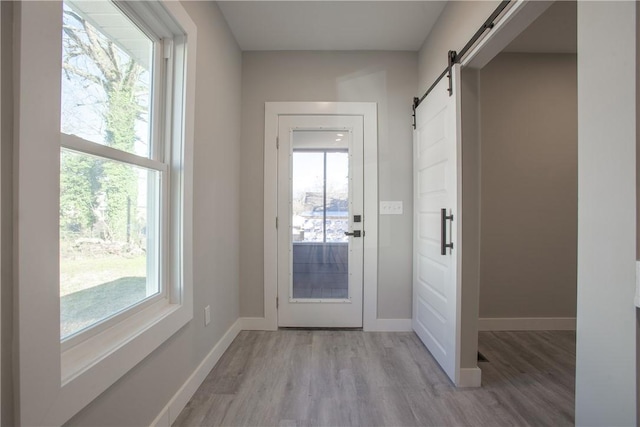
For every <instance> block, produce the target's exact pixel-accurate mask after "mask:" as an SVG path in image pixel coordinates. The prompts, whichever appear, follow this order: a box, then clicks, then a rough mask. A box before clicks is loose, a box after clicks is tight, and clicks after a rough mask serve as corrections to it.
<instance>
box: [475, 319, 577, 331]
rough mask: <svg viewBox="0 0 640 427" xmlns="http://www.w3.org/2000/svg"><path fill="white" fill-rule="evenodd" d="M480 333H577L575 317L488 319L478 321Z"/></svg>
mask: <svg viewBox="0 0 640 427" xmlns="http://www.w3.org/2000/svg"><path fill="white" fill-rule="evenodd" d="M478 330H479V331H575V330H576V318H575V317H505V318H497V317H488V318H484V319H482V318H481V319H478Z"/></svg>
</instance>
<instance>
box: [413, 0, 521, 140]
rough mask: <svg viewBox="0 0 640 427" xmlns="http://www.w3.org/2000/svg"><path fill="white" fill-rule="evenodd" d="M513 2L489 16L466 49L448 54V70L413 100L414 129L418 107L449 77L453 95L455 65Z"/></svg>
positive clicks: (505, 0)
mask: <svg viewBox="0 0 640 427" xmlns="http://www.w3.org/2000/svg"><path fill="white" fill-rule="evenodd" d="M512 2H514V0H504V1H501V2H500V4H499V5H498V7H496V9H495V10H494V11H493V13H491V15H489V18H487V20H486V21H484V24H482V26H481V27H480V28H478V31H476V32H475V34H474V35H473V37H471V39H469V41H468V42H467V44H465V45H464V47H463V48H462V50H461V51H460V52H456V51H455V50H450V51H449V52H448V53H447V68H445V69H444V70H443V71H442V73H440V75H439V76H438V77H437V78H436V80H435V81H434V82H433V84H432V85H431V86H429V89H427V91H426V92H425V93H424V95H422V96H421V97H420V98H418V97H415V98H413V128H414V129H415V128H416V108H418V106H419V105H420V104H421V103H422V101H424V99H425V98H426V97H427V96H428V95H429V94H430V93H431V91H432V90H433V88H435V87H436V85H437V84H438V83H440V80H442V78H443V77H444V76H447V77H448V79H449V87H448V89H447V91H448V92H449V96H451V95H453V82H452V75H451V69H452V68H453V65H454V64H457V63H459V62H460V59H462V58H463V57H464V55H466V54H467V52H469V50H470V49H471V48H472V47H473V46H474V45H475V44H476V43H477V42H478V40H480V37H482V35H483V34H484V33H485V32H486V31H487V30H490V29H492V28H493V27H494V26H495V21H496V19H498V17H499V16H500V15H501V14H502V12H504V10H505V9H506V8H507V6H508V5H509V4H510V3H512Z"/></svg>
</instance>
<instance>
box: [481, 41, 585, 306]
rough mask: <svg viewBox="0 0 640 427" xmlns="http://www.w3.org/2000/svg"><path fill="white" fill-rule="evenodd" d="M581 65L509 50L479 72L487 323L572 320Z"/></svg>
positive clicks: (483, 288)
mask: <svg viewBox="0 0 640 427" xmlns="http://www.w3.org/2000/svg"><path fill="white" fill-rule="evenodd" d="M576 77H577V63H576V55H573V54H533V53H503V54H499V55H498V56H497V57H495V58H494V59H493V60H492V61H491V62H490V63H489V64H487V65H486V66H485V67H484V68H483V69H482V70H481V72H480V93H481V96H480V111H481V113H480V114H481V123H480V128H481V150H480V151H481V165H482V166H481V169H482V171H481V201H480V204H481V214H480V218H481V239H480V317H481V318H487V317H488V318H495V317H498V318H499V317H575V313H576V269H577V226H578V225H577V219H578V200H577V196H578V188H577V184H578V183H577V180H578V175H577V173H578V171H577V162H578V153H577V144H578V128H577V127H578V118H577V113H578V112H577V106H578V103H577V93H576V90H577V82H576Z"/></svg>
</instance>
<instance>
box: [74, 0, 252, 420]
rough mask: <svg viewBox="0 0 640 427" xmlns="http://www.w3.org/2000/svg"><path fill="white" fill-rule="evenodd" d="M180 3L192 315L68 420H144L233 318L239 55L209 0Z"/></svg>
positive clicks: (235, 311)
mask: <svg viewBox="0 0 640 427" xmlns="http://www.w3.org/2000/svg"><path fill="white" fill-rule="evenodd" d="M183 4H184V7H185V9H186V10H187V12H188V13H189V15H190V16H191V17H192V19H193V20H194V22H195V23H196V25H197V26H198V56H197V73H196V75H197V83H196V86H197V91H196V92H197V95H196V108H195V111H196V117H195V148H194V158H195V165H194V197H193V199H194V209H193V211H194V218H193V229H194V250H193V253H194V319H193V321H192V322H191V323H189V324H188V325H187V326H185V327H184V328H183V329H182V330H180V331H179V332H178V333H177V334H175V335H174V336H173V337H172V338H171V339H169V340H168V341H167V342H166V343H165V344H164V345H162V346H161V347H160V348H159V349H158V350H156V351H155V352H153V353H152V354H151V355H150V356H149V357H147V358H146V359H145V360H144V361H143V362H141V363H140V364H139V365H138V366H136V367H135V368H134V369H132V370H131V371H130V372H129V373H127V374H126V375H125V376H124V377H123V378H121V379H120V380H119V381H118V382H117V383H116V384H114V385H113V386H112V387H111V388H109V389H108V390H107V391H105V392H104V393H103V394H102V395H101V396H100V397H98V398H97V399H96V400H95V401H94V402H92V403H91V404H90V405H88V406H87V407H86V408H85V409H83V410H82V411H81V412H80V413H79V414H78V415H76V416H75V417H74V418H73V419H71V420H70V421H69V423H68V424H69V425H78V426H95V425H105V426H106V425H121V426H124V425H149V423H151V421H152V420H153V419H154V417H155V416H157V415H158V414H159V413H160V411H161V410H162V408H163V407H164V405H166V404H167V403H168V401H169V399H170V398H171V397H172V396H173V394H174V393H176V392H177V391H178V389H179V387H180V386H181V385H182V384H183V383H184V381H186V380H187V378H188V377H189V375H190V374H191V373H192V372H193V371H194V369H195V368H196V367H197V366H198V364H199V363H200V362H201V361H202V360H203V359H204V357H205V356H206V355H207V354H208V352H209V351H210V350H211V349H212V348H213V346H214V345H215V344H216V343H217V342H218V340H219V339H220V338H221V337H222V335H223V334H224V333H225V332H226V331H227V329H228V328H229V327H230V326H231V325H232V324H233V323H234V322H235V321H236V319H237V318H238V304H239V303H238V287H239V279H238V269H239V261H238V260H239V242H238V233H239V221H238V218H239V171H240V169H239V154H240V149H239V147H240V146H239V141H240V93H241V87H240V76H241V66H242V57H241V53H240V50H239V48H238V47H237V45H236V42H235V40H234V39H233V37H232V36H231V34H230V32H229V30H228V28H227V25H226V23H225V21H224V19H223V18H222V15H221V14H220V12H219V10H218V7H217V5H216V4H215V3H213V2H186V3H183ZM207 304H210V305H211V318H212V320H211V323H210V324H209V326H207V327H205V326H204V306H206V305H207Z"/></svg>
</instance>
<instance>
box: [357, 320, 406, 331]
mask: <svg viewBox="0 0 640 427" xmlns="http://www.w3.org/2000/svg"><path fill="white" fill-rule="evenodd" d="M365 331H367V332H411V331H413V328H412V326H411V319H376V320H375V323H374V324H373V325H372V327H371V328H366V329H365Z"/></svg>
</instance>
